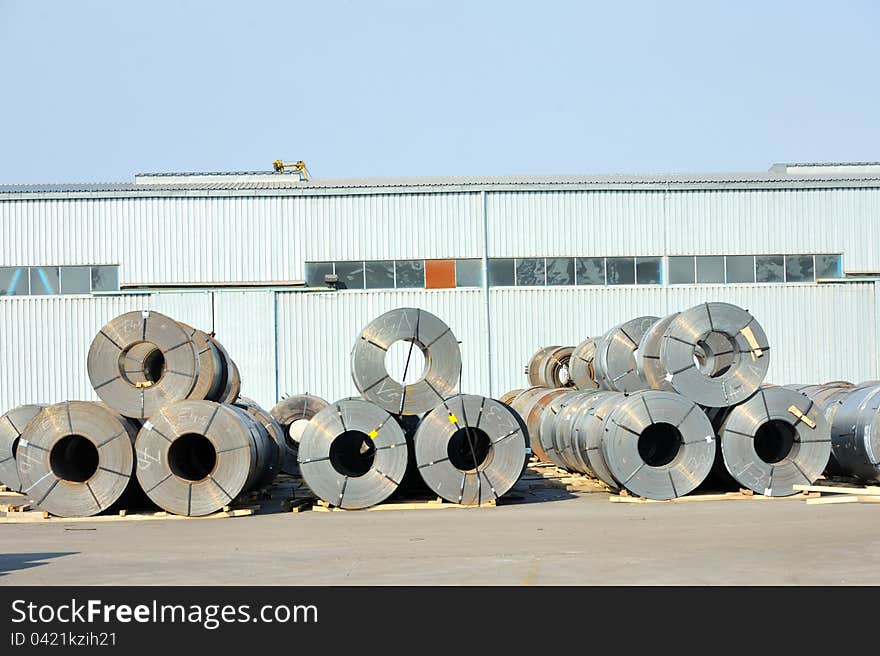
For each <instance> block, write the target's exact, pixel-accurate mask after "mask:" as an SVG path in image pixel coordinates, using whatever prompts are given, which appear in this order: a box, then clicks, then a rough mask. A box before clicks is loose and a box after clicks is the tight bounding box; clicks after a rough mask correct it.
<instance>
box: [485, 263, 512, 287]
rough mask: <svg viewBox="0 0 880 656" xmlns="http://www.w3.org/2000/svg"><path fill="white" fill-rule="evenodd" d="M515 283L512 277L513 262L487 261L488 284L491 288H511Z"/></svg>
mask: <svg viewBox="0 0 880 656" xmlns="http://www.w3.org/2000/svg"><path fill="white" fill-rule="evenodd" d="M514 282H515V279H514V275H513V260H508V259H497V260H496V259H492V260H489V284H490V285H492V286H493V287H506V286H512V285H513V284H514Z"/></svg>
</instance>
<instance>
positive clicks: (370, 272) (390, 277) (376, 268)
mask: <svg viewBox="0 0 880 656" xmlns="http://www.w3.org/2000/svg"><path fill="white" fill-rule="evenodd" d="M364 274H365V278H366V282H367V289H394V262H392V261H390V260H381V261H378V262H366V263H365V265H364Z"/></svg>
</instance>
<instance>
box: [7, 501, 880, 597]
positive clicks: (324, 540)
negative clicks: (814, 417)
mask: <svg viewBox="0 0 880 656" xmlns="http://www.w3.org/2000/svg"><path fill="white" fill-rule="evenodd" d="M527 496H528V497H529V498H528V499H527V500H528V501H529V502H528V503H518V504H516V503H515V504H511V505H502V506H499V507H497V508H471V509H459V508H456V509H449V510H397V511H380V512H345V513H316V512H303V513H297V514H294V513H280V514H274V515H255V516H252V517H239V518H230V519H211V520H169V521H146V522H137V521H119V522H103V523H91V522H77V523H65V522H62V521H58V522H56V521H51V522H46V523H39V524H3V523H0V585H14V584H22V585H53V584H70V585H83V584H140V585H170V584H179V585H188V584H192V585H199V584H218V585H227V584H229V585H231V584H241V585H273V584H289V585H317V584H367V585H369V584H428V585H434V584H439V585H450V584H451V585H458V584H488V585H496V584H498V585H500V584H505V585H540V584H549V585H556V584H875V585H876V584H880V505H862V504H843V505H827V506H808V505H806V504H805V503H804V501H803V500H802V499H799V500H747V501H716V502H712V501H706V502H694V503H667V504H659V503H658V504H613V503H609V501H608V497H607V495H606V494H600V493H591V494H578V495H572V494H570V493H567V492H563V491H560V490H541V491H540V492H533V493H527Z"/></svg>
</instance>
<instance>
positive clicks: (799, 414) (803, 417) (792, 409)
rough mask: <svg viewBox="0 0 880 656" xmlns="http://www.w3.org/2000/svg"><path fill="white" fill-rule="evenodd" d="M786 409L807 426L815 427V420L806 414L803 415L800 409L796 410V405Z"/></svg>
mask: <svg viewBox="0 0 880 656" xmlns="http://www.w3.org/2000/svg"><path fill="white" fill-rule="evenodd" d="M788 411H789V412H790V413H791V414H793V415H794V416H795V417H797V418H798V419H800V420H801V421H802V422H804V423H805V424H806V425H807V426H809V427H810V428H815V427H816V422H815V421H813V420H812V419H810V418H809V417H807V415H805V414H804V413H803V412H801V411H800V410H798V409H797V408H796V407H794V406H791V407H790V408H789V409H788Z"/></svg>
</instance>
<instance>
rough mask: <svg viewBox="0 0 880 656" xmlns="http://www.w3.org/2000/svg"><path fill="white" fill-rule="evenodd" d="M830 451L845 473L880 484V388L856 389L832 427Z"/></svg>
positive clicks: (840, 409)
mask: <svg viewBox="0 0 880 656" xmlns="http://www.w3.org/2000/svg"><path fill="white" fill-rule="evenodd" d="M831 449H832V452H833V454H834V460H835V461H836V462H837V465H838V466H839V467H840V468H841V470H842V473H844V474H846V475H848V476H853V477H855V478H859V479H861V480H863V481H866V482H880V386H877V385H872V386H868V387H855V388H853V389H852V390H851V391H850V393H849V394H848V395H847V396H846V398H845V399H843V402H842V403H841V405H840V408H839V409H838V410H837V413H836V414H835V415H834V423H833V425H832V427H831Z"/></svg>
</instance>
